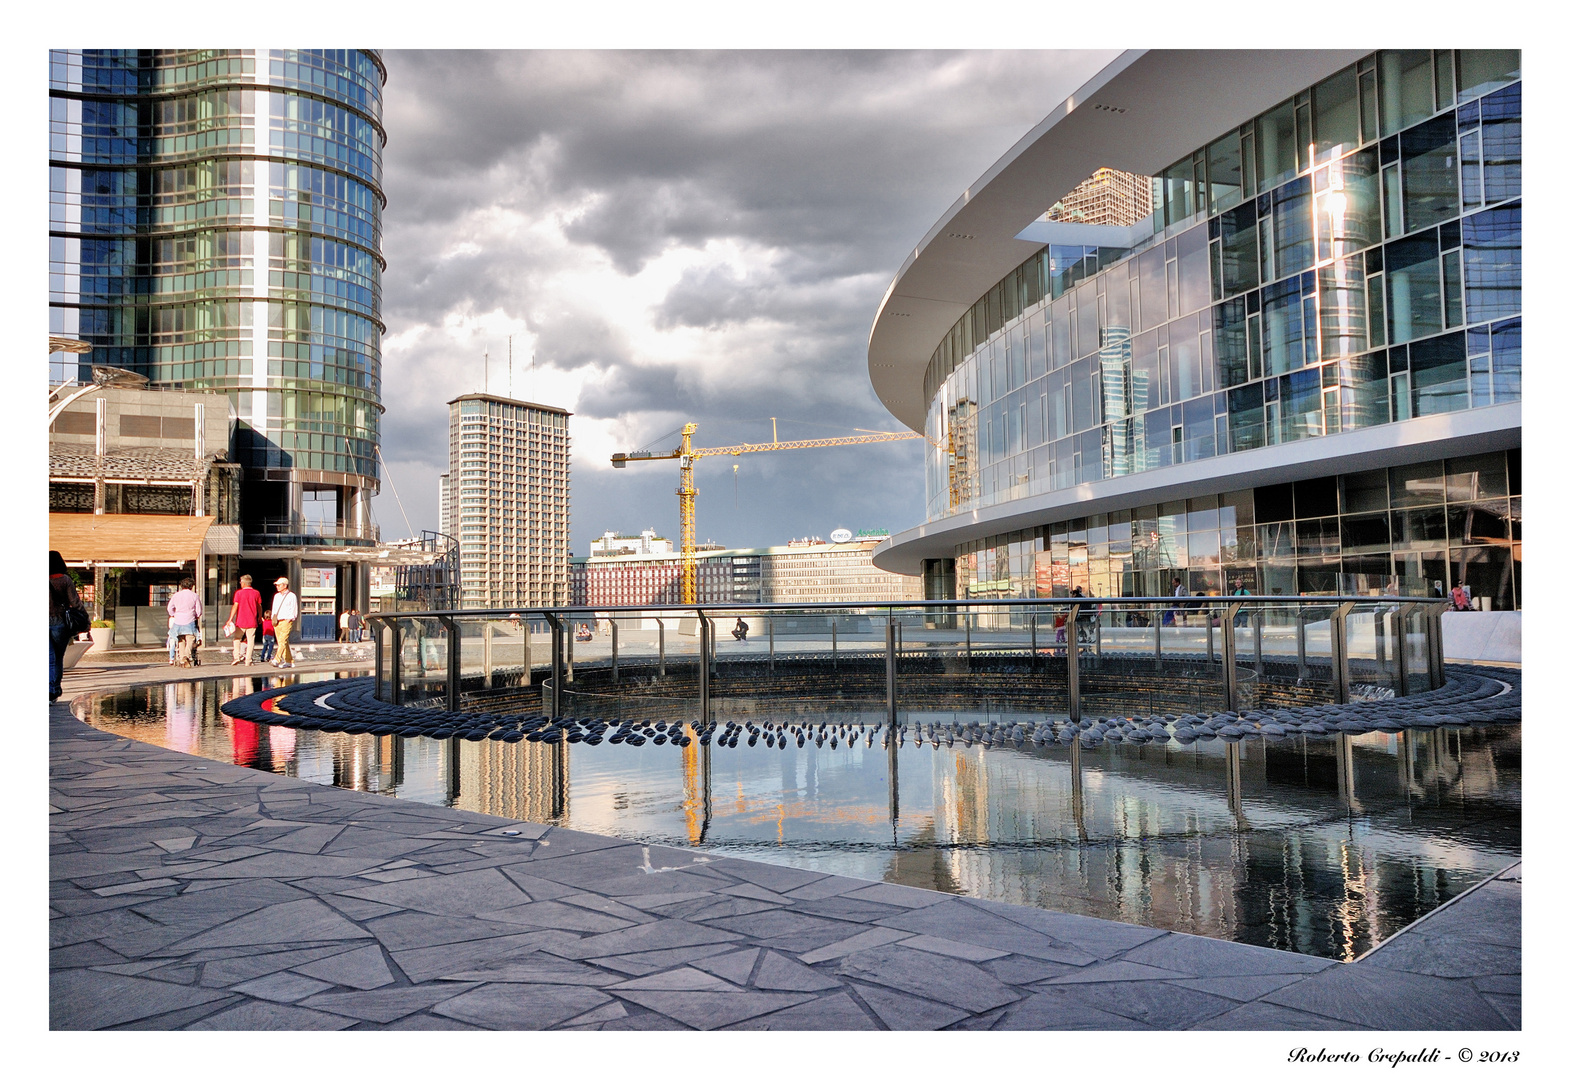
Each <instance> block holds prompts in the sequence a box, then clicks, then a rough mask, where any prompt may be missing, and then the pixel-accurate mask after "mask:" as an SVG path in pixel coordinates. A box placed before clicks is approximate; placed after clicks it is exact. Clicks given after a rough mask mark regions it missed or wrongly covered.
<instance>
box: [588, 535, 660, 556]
mask: <svg viewBox="0 0 1571 1080" xmlns="http://www.w3.org/2000/svg"><path fill="white" fill-rule="evenodd" d="M673 550H675V547H674V545H673V544H672V543H671V541H670V540H667V539H666V538H665V537H663V536H656V535H655V531H654V530H653V529H645V530H644V531H643V532H641V533H639V534H638V535H637V536H630V535H628V534H626V533H618V532H613V531H610V530H608V531H607V532H606V533H605V535H603V536H601V537H600V539H598V540H591V541H590V542H589V554H590V555H663V554H669V553H670V552H672V551H673Z"/></svg>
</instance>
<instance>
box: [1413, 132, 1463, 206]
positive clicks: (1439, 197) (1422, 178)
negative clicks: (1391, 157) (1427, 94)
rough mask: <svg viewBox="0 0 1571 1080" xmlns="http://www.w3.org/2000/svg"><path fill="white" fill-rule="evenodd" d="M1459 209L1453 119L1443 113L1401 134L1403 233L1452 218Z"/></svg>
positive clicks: (1459, 200)
mask: <svg viewBox="0 0 1571 1080" xmlns="http://www.w3.org/2000/svg"><path fill="white" fill-rule="evenodd" d="M1461 209H1462V208H1461V199H1460V198H1459V196H1458V192H1457V147H1456V117H1455V114H1454V113H1446V114H1445V115H1444V116H1437V117H1435V118H1434V119H1433V120H1431V121H1429V122H1428V123H1426V124H1420V125H1418V126H1417V127H1415V128H1412V129H1411V130H1408V131H1404V132H1403V133H1402V210H1403V214H1404V219H1403V220H1404V225H1405V231H1407V232H1412V231H1414V230H1417V229H1423V228H1427V227H1428V226H1430V225H1433V224H1435V223H1436V222H1439V221H1444V220H1446V219H1448V218H1454V217H1456V216H1457V214H1458V213H1460V212H1461Z"/></svg>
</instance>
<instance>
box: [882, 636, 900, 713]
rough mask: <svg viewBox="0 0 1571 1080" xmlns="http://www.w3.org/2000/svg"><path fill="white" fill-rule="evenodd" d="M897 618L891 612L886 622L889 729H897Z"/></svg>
mask: <svg viewBox="0 0 1571 1080" xmlns="http://www.w3.org/2000/svg"><path fill="white" fill-rule="evenodd" d="M896 666H897V665H896V663H895V616H894V613H893V612H891V613H890V614H889V615H888V617H887V618H886V620H885V622H884V700H885V709H886V715H887V718H888V721H889V729H890V730H891V731H893V730H894V727H895V712H896V710H895V670H896Z"/></svg>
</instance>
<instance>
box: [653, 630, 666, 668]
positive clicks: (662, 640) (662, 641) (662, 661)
mask: <svg viewBox="0 0 1571 1080" xmlns="http://www.w3.org/2000/svg"><path fill="white" fill-rule="evenodd" d="M655 627H656V628H657V630H658V632H659V635H660V678H662V679H663V678H665V620H664V619H656V620H655Z"/></svg>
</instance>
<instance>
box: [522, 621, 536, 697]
mask: <svg viewBox="0 0 1571 1080" xmlns="http://www.w3.org/2000/svg"><path fill="white" fill-rule="evenodd" d="M534 681H535V663H534V659H533V656H532V654H531V653H530V651H529V620H528V619H525V620H524V685H525V686H533V685H534Z"/></svg>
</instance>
